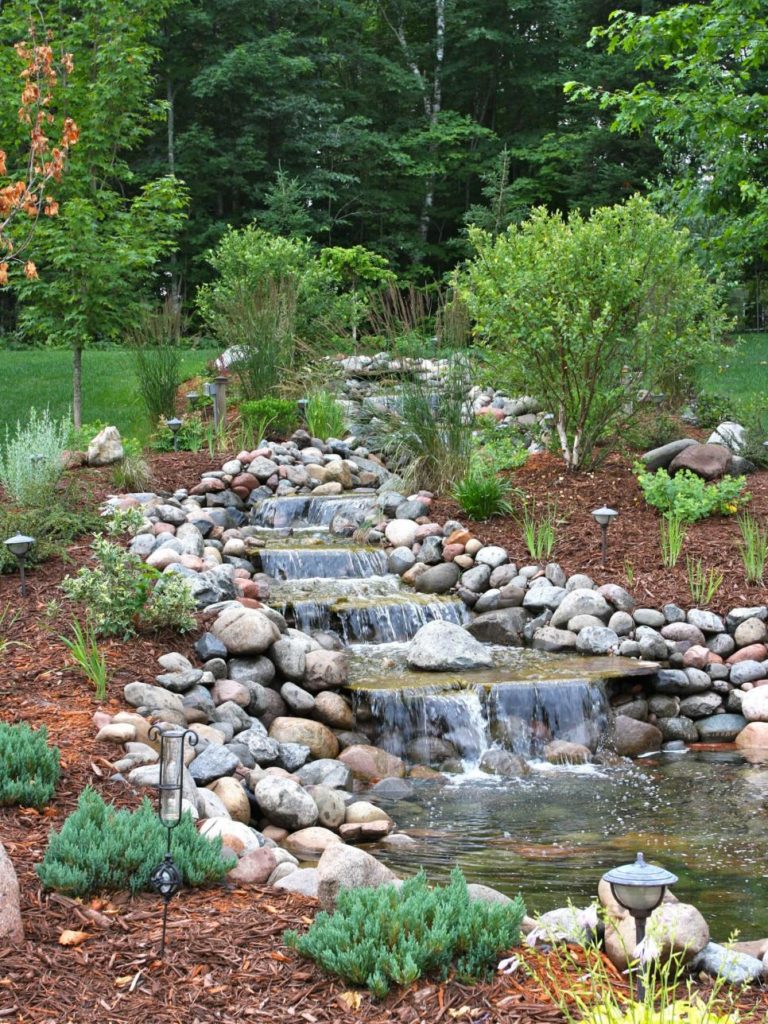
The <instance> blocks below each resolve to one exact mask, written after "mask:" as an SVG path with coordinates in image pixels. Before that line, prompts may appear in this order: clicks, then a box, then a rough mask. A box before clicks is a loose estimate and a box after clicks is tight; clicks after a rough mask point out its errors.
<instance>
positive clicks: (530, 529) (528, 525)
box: [518, 499, 559, 562]
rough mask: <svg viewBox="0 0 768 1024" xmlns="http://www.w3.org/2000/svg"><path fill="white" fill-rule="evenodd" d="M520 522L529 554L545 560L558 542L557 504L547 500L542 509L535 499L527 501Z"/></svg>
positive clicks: (538, 560)
mask: <svg viewBox="0 0 768 1024" xmlns="http://www.w3.org/2000/svg"><path fill="white" fill-rule="evenodd" d="M518 522H519V524H520V529H521V530H522V531H523V541H524V542H525V546H526V548H527V549H528V554H529V555H530V556H531V558H533V559H534V561H536V562H545V561H546V560H547V559H548V558H549V557H550V556H551V554H552V552H553V551H554V550H555V544H556V543H557V526H558V523H559V519H558V517H557V505H556V504H555V503H554V502H547V504H546V505H545V507H544V509H543V510H542V509H540V508H539V506H538V505H537V503H536V500H535V499H531V500H530V501H526V502H524V503H523V510H522V513H521V515H520V517H519V519H518Z"/></svg>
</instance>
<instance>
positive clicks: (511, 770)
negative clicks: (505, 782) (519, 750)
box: [478, 747, 530, 779]
mask: <svg viewBox="0 0 768 1024" xmlns="http://www.w3.org/2000/svg"><path fill="white" fill-rule="evenodd" d="M478 768H479V769H480V771H481V772H488V774H489V775H499V776H501V778H504V779H516V778H520V777H522V776H523V775H527V774H528V773H529V771H530V768H529V767H528V764H527V763H526V761H525V759H524V758H522V757H520V755H519V754H513V753H511V752H510V751H509V750H497V749H496V748H494V747H492V748H491V749H490V750H486V751H485V752H484V754H483V756H482V757H481V758H480V763H479V765H478Z"/></svg>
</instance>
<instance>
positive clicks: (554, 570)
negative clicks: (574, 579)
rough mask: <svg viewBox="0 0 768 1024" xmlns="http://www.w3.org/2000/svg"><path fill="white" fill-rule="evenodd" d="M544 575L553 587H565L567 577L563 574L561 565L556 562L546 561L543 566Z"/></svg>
mask: <svg viewBox="0 0 768 1024" xmlns="http://www.w3.org/2000/svg"><path fill="white" fill-rule="evenodd" d="M544 575H545V576H546V578H547V579H548V580H549V582H550V583H551V584H552V586H553V587H562V588H563V589H565V584H566V583H567V582H568V578H567V576H566V575H565V570H564V569H563V567H562V565H560V564H559V563H558V562H547V564H546V566H545V567H544Z"/></svg>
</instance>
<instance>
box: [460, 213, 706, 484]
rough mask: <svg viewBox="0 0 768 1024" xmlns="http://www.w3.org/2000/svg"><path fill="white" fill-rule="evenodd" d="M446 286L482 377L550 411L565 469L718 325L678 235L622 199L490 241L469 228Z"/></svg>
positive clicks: (607, 435) (679, 370)
mask: <svg viewBox="0 0 768 1024" xmlns="http://www.w3.org/2000/svg"><path fill="white" fill-rule="evenodd" d="M470 240H471V242H472V244H473V246H474V247H475V250H476V255H475V257H474V259H473V260H472V261H471V262H470V263H469V265H468V267H467V270H466V273H465V274H464V275H463V276H462V277H461V278H460V279H459V281H458V286H459V288H460V291H461V294H462V295H463V297H464V299H465V301H466V302H467V305H468V307H469V310H470V312H471V313H472V315H473V317H474V318H475V321H476V332H477V336H478V340H479V342H480V344H482V345H484V346H485V347H486V348H487V350H488V358H489V362H490V365H491V372H492V373H493V377H494V383H501V384H503V385H505V386H509V387H512V388H521V389H525V392H526V394H530V395H533V396H534V397H535V398H537V399H538V400H539V401H540V402H541V404H542V406H543V407H544V408H546V409H550V410H552V411H553V412H554V416H555V420H554V426H555V429H556V431H557V436H558V438H559V441H560V447H561V449H562V452H563V458H564V460H565V465H566V467H567V469H569V470H578V469H585V468H589V467H590V466H592V465H594V463H595V461H596V459H597V458H598V455H599V453H598V451H597V447H598V445H600V444H602V445H603V446H604V449H605V448H606V447H607V449H608V450H610V446H611V444H612V443H615V441H616V439H617V438H618V437H619V436H620V430H619V423H620V422H621V421H622V420H623V419H626V418H628V417H629V416H631V411H629V412H628V411H627V407H628V404H629V405H630V406H631V405H632V403H634V404H635V406H637V404H639V400H640V392H641V391H643V390H645V389H648V388H658V387H663V388H664V389H665V390H667V391H669V390H673V389H680V388H681V387H685V384H686V383H690V381H691V374H692V368H693V367H695V366H697V365H700V363H701V361H702V359H704V358H706V356H707V354H708V352H711V351H712V349H713V348H714V346H715V344H716V342H717V341H718V340H719V337H720V335H721V333H722V331H723V330H724V329H725V325H726V320H725V317H724V315H723V313H722V312H721V310H720V308H719V306H718V302H717V298H716V292H715V289H714V288H713V287H712V286H711V285H709V284H707V281H706V279H705V277H704V274H703V272H702V271H701V270H700V268H699V266H698V264H697V263H696V261H695V260H694V259H693V257H692V256H691V254H690V252H689V251H688V239H687V235H686V233H685V232H680V231H676V230H675V228H674V227H673V225H672V223H671V221H669V220H668V219H666V218H664V217H662V216H661V215H659V214H658V213H655V212H654V210H653V209H652V207H651V205H650V203H649V202H648V201H647V200H645V199H641V198H640V197H634V198H632V199H631V200H629V201H628V202H627V203H626V204H625V205H623V206H613V207H602V208H600V209H597V210H595V211H594V212H593V213H592V216H591V217H589V218H584V217H583V216H582V215H581V214H580V213H579V212H578V211H573V212H572V213H571V214H570V216H569V217H568V219H566V218H565V217H563V215H562V214H560V213H554V214H550V213H548V212H547V210H545V209H544V208H538V209H537V210H535V211H534V212H533V214H532V215H531V217H530V218H529V219H528V220H527V221H525V222H524V223H523V224H520V225H513V226H511V227H510V228H509V229H508V230H507V232H506V233H505V234H504V235H501V236H500V237H498V238H496V239H495V240H494V239H493V238H492V236H491V235H489V234H487V233H486V232H483V231H481V230H479V229H477V228H474V229H471V231H470Z"/></svg>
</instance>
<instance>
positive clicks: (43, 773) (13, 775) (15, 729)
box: [0, 722, 60, 807]
mask: <svg viewBox="0 0 768 1024" xmlns="http://www.w3.org/2000/svg"><path fill="white" fill-rule="evenodd" d="M59 774H60V768H59V748H58V747H49V746H48V732H47V730H46V728H45V726H41V728H40V729H30V728H29V726H28V725H27V724H26V723H25V722H21V723H20V724H19V725H7V724H6V723H5V722H0V806H8V805H9V804H21V805H22V806H24V807H44V806H45V805H46V804H47V803H48V801H49V800H50V799H51V797H52V796H53V793H54V790H55V789H56V783H57V782H58V781H59Z"/></svg>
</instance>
